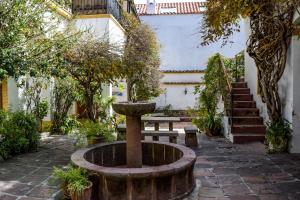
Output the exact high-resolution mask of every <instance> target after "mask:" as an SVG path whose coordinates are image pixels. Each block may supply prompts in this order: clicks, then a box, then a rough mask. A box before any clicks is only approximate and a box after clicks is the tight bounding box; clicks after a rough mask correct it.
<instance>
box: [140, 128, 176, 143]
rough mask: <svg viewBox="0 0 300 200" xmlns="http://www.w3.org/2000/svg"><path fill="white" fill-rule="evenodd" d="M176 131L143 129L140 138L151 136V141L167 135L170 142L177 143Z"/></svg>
mask: <svg viewBox="0 0 300 200" xmlns="http://www.w3.org/2000/svg"><path fill="white" fill-rule="evenodd" d="M178 135H179V134H178V131H152V130H144V131H142V138H143V139H144V138H145V136H151V137H152V138H153V141H158V140H159V137H169V142H170V143H175V144H176V143H177V137H178Z"/></svg>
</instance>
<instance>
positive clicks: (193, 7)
mask: <svg viewBox="0 0 300 200" xmlns="http://www.w3.org/2000/svg"><path fill="white" fill-rule="evenodd" d="M200 7H204V2H177V3H156V12H155V14H148V13H147V4H136V8H137V12H138V14H139V15H170V14H199V13H201V12H202V11H201V10H200ZM161 8H177V12H176V13H175V12H161Z"/></svg>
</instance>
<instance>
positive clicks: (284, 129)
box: [266, 119, 293, 153]
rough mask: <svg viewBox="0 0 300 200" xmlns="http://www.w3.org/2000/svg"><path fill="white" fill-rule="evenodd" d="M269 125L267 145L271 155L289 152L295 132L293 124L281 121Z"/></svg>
mask: <svg viewBox="0 0 300 200" xmlns="http://www.w3.org/2000/svg"><path fill="white" fill-rule="evenodd" d="M267 125H268V129H267V133H266V143H267V146H268V151H269V153H280V152H288V148H289V141H290V139H291V137H292V132H293V130H292V129H291V124H290V123H289V122H288V121H287V120H285V119H279V120H277V121H274V122H269V123H268V124H267Z"/></svg>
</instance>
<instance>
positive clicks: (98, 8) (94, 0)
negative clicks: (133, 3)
mask: <svg viewBox="0 0 300 200" xmlns="http://www.w3.org/2000/svg"><path fill="white" fill-rule="evenodd" d="M72 11H73V13H74V14H81V15H82V14H84V15H90V14H112V15H113V16H114V17H115V18H116V19H118V20H120V19H121V17H122V11H123V9H122V5H121V4H120V3H119V2H118V1H117V0H73V5H72Z"/></svg>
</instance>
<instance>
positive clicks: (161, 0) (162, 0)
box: [134, 0, 205, 4]
mask: <svg viewBox="0 0 300 200" xmlns="http://www.w3.org/2000/svg"><path fill="white" fill-rule="evenodd" d="M204 1H205V0H156V3H170V2H204ZM134 2H135V3H137V4H143V3H147V0H134Z"/></svg>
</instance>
